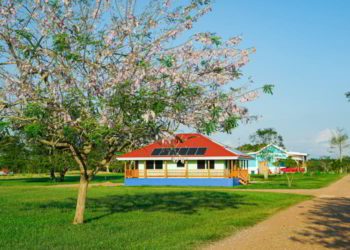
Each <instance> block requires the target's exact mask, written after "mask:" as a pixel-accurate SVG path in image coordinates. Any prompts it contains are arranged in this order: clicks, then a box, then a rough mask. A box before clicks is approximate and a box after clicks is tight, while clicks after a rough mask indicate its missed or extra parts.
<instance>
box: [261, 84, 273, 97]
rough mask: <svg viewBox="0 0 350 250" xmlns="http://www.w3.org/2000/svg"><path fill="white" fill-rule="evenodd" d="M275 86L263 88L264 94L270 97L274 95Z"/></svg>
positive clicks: (268, 85) (269, 85)
mask: <svg viewBox="0 0 350 250" xmlns="http://www.w3.org/2000/svg"><path fill="white" fill-rule="evenodd" d="M274 87H275V85H273V84H265V85H264V86H263V92H264V93H265V94H269V95H272V94H273V89H274Z"/></svg>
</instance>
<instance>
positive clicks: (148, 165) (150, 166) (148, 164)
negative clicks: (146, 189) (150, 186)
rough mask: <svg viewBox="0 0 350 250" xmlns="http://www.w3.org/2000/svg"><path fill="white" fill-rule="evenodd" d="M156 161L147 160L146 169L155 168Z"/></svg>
mask: <svg viewBox="0 0 350 250" xmlns="http://www.w3.org/2000/svg"><path fill="white" fill-rule="evenodd" d="M153 164H154V161H146V169H153Z"/></svg>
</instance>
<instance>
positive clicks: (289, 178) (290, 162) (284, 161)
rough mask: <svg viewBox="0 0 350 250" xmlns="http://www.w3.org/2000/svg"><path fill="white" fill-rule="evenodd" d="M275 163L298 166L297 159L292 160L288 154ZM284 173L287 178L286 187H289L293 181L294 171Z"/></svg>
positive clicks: (290, 166)
mask: <svg viewBox="0 0 350 250" xmlns="http://www.w3.org/2000/svg"><path fill="white" fill-rule="evenodd" d="M275 164H276V165H278V166H280V165H283V166H285V167H286V168H299V167H300V166H299V163H298V161H296V160H294V159H293V158H292V157H290V156H289V157H288V158H287V159H280V160H278V161H277V162H276V163H275ZM284 174H285V176H286V178H287V184H288V187H291V186H292V183H293V179H294V173H289V172H287V171H286V172H285V173H284Z"/></svg>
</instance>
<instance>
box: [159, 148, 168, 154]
mask: <svg viewBox="0 0 350 250" xmlns="http://www.w3.org/2000/svg"><path fill="white" fill-rule="evenodd" d="M169 152H170V148H163V149H162V151H161V152H160V154H159V155H169Z"/></svg>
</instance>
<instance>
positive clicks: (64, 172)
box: [60, 167, 68, 182]
mask: <svg viewBox="0 0 350 250" xmlns="http://www.w3.org/2000/svg"><path fill="white" fill-rule="evenodd" d="M67 171H68V168H67V167H65V168H63V169H62V170H61V172H60V182H63V181H64V177H65V176H66V173H67Z"/></svg>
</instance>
